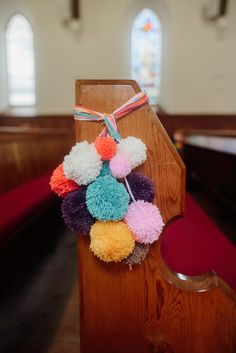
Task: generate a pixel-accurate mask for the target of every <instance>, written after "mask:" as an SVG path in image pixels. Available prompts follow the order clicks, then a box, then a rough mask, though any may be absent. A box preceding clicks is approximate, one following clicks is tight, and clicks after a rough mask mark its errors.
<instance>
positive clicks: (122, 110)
mask: <svg viewBox="0 0 236 353" xmlns="http://www.w3.org/2000/svg"><path fill="white" fill-rule="evenodd" d="M148 102H149V100H148V96H147V94H146V92H139V93H137V94H135V96H133V97H132V98H130V99H129V100H128V101H127V102H126V103H124V104H123V105H122V106H121V107H119V108H118V109H116V110H115V111H114V112H113V113H111V114H102V113H100V112H97V111H95V110H91V109H87V108H85V107H82V106H81V105H75V107H74V111H73V113H74V118H75V119H76V120H82V121H104V123H105V125H106V127H105V128H104V129H103V130H102V132H101V134H100V135H106V134H107V131H108V132H109V134H110V135H111V136H112V137H113V138H114V139H115V140H116V141H118V142H120V141H121V136H120V134H119V133H118V130H117V124H116V121H117V120H118V119H119V118H121V117H123V116H125V115H128V114H129V113H131V112H132V111H134V110H136V109H138V108H140V107H142V106H143V105H145V104H147V103H148Z"/></svg>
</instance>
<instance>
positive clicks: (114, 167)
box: [110, 153, 132, 179]
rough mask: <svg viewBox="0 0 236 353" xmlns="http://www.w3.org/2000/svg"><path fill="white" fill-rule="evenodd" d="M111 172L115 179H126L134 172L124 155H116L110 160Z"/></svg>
mask: <svg viewBox="0 0 236 353" xmlns="http://www.w3.org/2000/svg"><path fill="white" fill-rule="evenodd" d="M110 170H111V174H112V176H113V177H114V178H117V179H119V178H125V177H126V176H127V175H128V174H129V173H130V172H131V170H132V166H131V164H130V162H129V161H128V159H127V158H126V157H125V156H124V155H122V154H119V153H118V154H116V155H115V156H114V157H113V158H112V159H111V160H110Z"/></svg>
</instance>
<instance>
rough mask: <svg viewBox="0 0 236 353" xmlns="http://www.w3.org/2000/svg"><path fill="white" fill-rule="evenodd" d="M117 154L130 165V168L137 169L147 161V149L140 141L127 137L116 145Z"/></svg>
mask: <svg viewBox="0 0 236 353" xmlns="http://www.w3.org/2000/svg"><path fill="white" fill-rule="evenodd" d="M117 149H118V152H119V153H120V154H123V155H124V156H125V157H126V158H127V159H128V160H129V162H130V163H131V165H132V168H136V167H138V166H139V165H140V164H142V163H143V162H145V161H146V159H147V153H146V150H147V147H146V145H145V144H144V143H143V141H141V140H140V139H138V138H136V137H133V136H128V137H126V138H125V139H123V140H121V142H120V143H119V144H118V145H117Z"/></svg>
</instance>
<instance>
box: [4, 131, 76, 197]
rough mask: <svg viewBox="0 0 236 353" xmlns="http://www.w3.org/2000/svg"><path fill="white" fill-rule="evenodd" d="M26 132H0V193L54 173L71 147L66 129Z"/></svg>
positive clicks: (70, 137) (69, 134)
mask: <svg viewBox="0 0 236 353" xmlns="http://www.w3.org/2000/svg"><path fill="white" fill-rule="evenodd" d="M25 130H26V128H24V129H22V128H19V127H14V128H11V129H7V128H5V129H3V131H1V130H0V171H1V178H0V193H3V192H6V191H8V190H10V189H12V188H13V187H15V186H18V185H20V184H22V183H24V182H26V181H27V180H29V179H32V178H35V177H37V176H40V175H42V174H43V173H45V172H47V171H49V170H52V169H54V168H55V167H56V166H57V165H58V164H59V163H61V162H62V160H63V157H64V155H65V154H67V153H68V152H69V150H70V147H71V144H73V139H74V136H73V134H71V132H70V133H68V130H67V129H65V131H64V129H59V131H57V129H52V128H50V129H49V128H48V129H47V128H41V129H30V128H27V131H25Z"/></svg>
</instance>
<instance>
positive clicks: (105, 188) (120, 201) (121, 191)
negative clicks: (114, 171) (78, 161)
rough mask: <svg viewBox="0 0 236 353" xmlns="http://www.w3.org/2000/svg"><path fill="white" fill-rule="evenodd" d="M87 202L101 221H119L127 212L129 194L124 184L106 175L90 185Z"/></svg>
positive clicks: (90, 210)
mask: <svg viewBox="0 0 236 353" xmlns="http://www.w3.org/2000/svg"><path fill="white" fill-rule="evenodd" d="M86 204H87V208H88V210H89V212H90V213H91V215H92V216H93V217H95V218H96V219H98V220H99V221H119V220H120V219H122V218H123V217H124V216H125V214H126V212H127V209H128V205H129V194H128V193H127V191H126V189H125V187H124V185H123V184H121V183H119V182H118V181H116V179H114V178H113V177H111V176H109V175H106V176H104V177H99V178H97V179H96V180H95V181H94V182H93V183H92V184H90V185H89V186H88V189H87V193H86Z"/></svg>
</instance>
